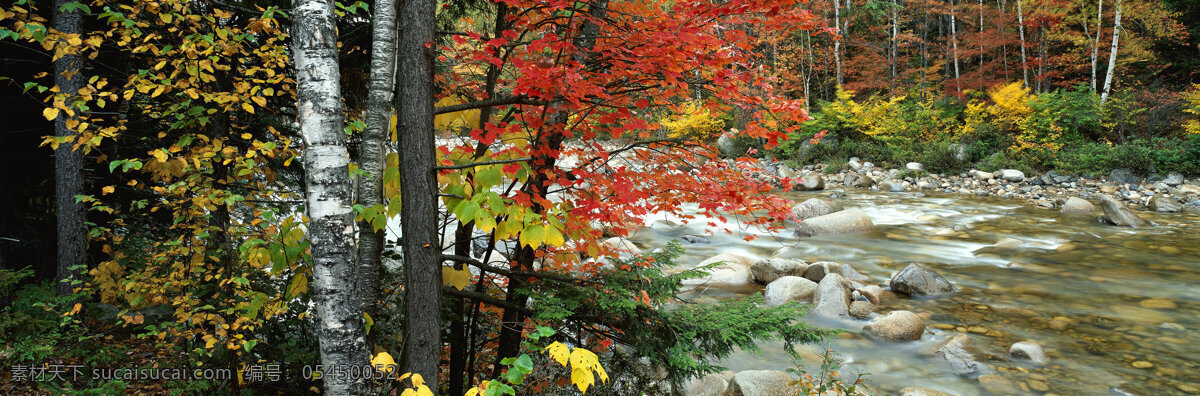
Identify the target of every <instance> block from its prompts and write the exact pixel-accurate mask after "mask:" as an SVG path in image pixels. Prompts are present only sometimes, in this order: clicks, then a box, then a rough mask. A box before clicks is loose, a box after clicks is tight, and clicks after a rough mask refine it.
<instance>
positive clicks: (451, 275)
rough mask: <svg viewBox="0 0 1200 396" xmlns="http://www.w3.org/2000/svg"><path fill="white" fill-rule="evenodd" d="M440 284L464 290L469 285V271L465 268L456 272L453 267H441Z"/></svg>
mask: <svg viewBox="0 0 1200 396" xmlns="http://www.w3.org/2000/svg"><path fill="white" fill-rule="evenodd" d="M442 284H444V285H449V286H451V287H453V288H455V289H458V290H462V289H466V288H467V286H470V285H471V270H469V269H467V268H466V267H463V269H461V270H456V269H454V267H442Z"/></svg>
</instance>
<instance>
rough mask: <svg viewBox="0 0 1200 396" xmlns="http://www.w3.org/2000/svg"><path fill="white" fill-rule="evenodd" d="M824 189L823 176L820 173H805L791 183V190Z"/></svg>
mask: <svg viewBox="0 0 1200 396" xmlns="http://www.w3.org/2000/svg"><path fill="white" fill-rule="evenodd" d="M824 189H825V178H823V177H821V175H805V176H804V177H801V178H800V180H796V181H795V182H794V183H792V191H820V190H824Z"/></svg>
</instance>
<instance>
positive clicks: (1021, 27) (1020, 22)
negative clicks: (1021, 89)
mask: <svg viewBox="0 0 1200 396" xmlns="http://www.w3.org/2000/svg"><path fill="white" fill-rule="evenodd" d="M1017 31H1018V32H1020V33H1021V75H1022V76H1024V77H1025V88H1029V63H1028V62H1027V61H1026V58H1025V11H1024V10H1022V9H1021V0H1017Z"/></svg>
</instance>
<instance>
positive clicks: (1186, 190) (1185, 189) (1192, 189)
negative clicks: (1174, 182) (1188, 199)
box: [1179, 184, 1200, 195]
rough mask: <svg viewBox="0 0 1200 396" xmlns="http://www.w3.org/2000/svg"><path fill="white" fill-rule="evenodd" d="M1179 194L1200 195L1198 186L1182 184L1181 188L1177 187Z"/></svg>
mask: <svg viewBox="0 0 1200 396" xmlns="http://www.w3.org/2000/svg"><path fill="white" fill-rule="evenodd" d="M1179 193H1180V194H1194V195H1200V186H1193V185H1191V184H1184V185H1182V186H1179Z"/></svg>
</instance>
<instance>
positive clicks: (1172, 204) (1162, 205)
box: [1146, 195, 1183, 213]
mask: <svg viewBox="0 0 1200 396" xmlns="http://www.w3.org/2000/svg"><path fill="white" fill-rule="evenodd" d="M1146 207H1147V208H1149V209H1150V210H1153V211H1155V212H1166V213H1173V212H1179V211H1182V210H1183V205H1181V204H1180V203H1179V201H1176V200H1175V199H1174V198H1170V197H1165V196H1162V195H1155V196H1153V197H1151V198H1150V202H1149V203H1147V204H1146Z"/></svg>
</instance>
